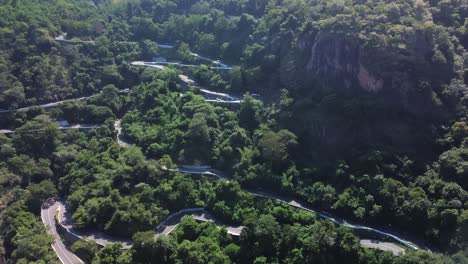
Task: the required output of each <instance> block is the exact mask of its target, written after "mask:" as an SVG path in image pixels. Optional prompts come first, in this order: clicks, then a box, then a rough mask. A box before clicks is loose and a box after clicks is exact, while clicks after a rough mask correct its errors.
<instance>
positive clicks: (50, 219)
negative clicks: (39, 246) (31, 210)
mask: <svg viewBox="0 0 468 264" xmlns="http://www.w3.org/2000/svg"><path fill="white" fill-rule="evenodd" d="M58 209H59V205H58V204H55V203H54V204H50V205H48V206H43V207H42V209H41V220H42V223H44V225H45V226H46V228H47V233H48V234H49V235H52V236H53V237H54V238H55V240H54V243H53V244H52V249H53V250H54V251H55V254H56V255H57V257H58V258H59V260H60V262H62V263H63V264H79V263H84V262H83V261H82V260H81V259H80V258H79V257H78V256H76V255H75V254H73V252H71V251H70V250H68V248H67V247H66V246H65V244H63V242H62V240H61V239H60V235H59V234H58V232H57V227H56V223H55V212H56V211H57V210H58Z"/></svg>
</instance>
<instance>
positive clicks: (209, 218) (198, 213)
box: [41, 200, 244, 264]
mask: <svg viewBox="0 0 468 264" xmlns="http://www.w3.org/2000/svg"><path fill="white" fill-rule="evenodd" d="M56 214H57V219H58V223H56V222H55V215H56ZM184 216H190V217H192V218H194V219H195V220H196V221H199V222H211V223H214V224H215V225H217V226H218V227H219V228H221V227H224V228H226V231H227V233H228V234H231V235H233V236H240V234H241V232H242V229H244V227H243V226H229V225H224V224H223V223H222V222H221V221H219V220H218V219H217V218H216V217H215V216H213V215H212V214H210V213H209V212H208V211H206V210H205V209H204V208H189V209H184V210H180V211H178V212H176V213H174V214H171V215H169V216H168V217H167V218H166V220H164V221H163V222H162V223H160V224H159V225H157V226H156V227H155V231H156V236H161V235H170V234H171V233H172V232H173V231H174V230H175V229H176V228H177V226H178V225H179V224H180V222H181V219H182V217H184ZM41 219H42V222H43V224H44V225H45V226H46V227H47V232H48V233H49V234H51V235H53V236H54V238H55V240H54V243H53V244H52V249H53V250H54V251H55V253H56V254H57V256H58V258H59V259H60V261H61V262H62V263H63V264H77V263H83V261H82V260H81V259H80V258H79V257H77V256H76V255H75V254H74V253H73V252H71V251H70V250H69V249H68V248H67V247H66V246H65V244H64V243H63V242H62V240H61V238H60V235H59V233H58V232H57V225H60V226H61V228H62V229H64V230H65V231H66V232H67V233H68V235H70V236H73V237H74V238H76V239H86V240H94V241H95V242H96V244H98V245H100V246H106V245H108V244H110V243H117V242H118V243H120V244H121V245H122V248H124V249H130V248H131V247H132V246H133V241H131V240H129V239H124V238H116V237H113V236H109V235H107V234H104V233H102V232H98V231H83V230H77V229H76V228H75V227H74V225H73V220H72V217H71V214H70V213H69V212H68V211H67V207H66V206H65V205H64V204H63V202H61V201H60V200H54V201H50V202H49V204H46V205H44V206H43V207H42V209H41Z"/></svg>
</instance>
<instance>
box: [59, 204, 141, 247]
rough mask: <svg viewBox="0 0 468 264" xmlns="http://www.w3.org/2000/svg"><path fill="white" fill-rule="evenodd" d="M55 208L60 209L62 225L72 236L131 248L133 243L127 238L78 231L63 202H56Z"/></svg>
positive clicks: (97, 242) (101, 243)
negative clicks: (117, 243)
mask: <svg viewBox="0 0 468 264" xmlns="http://www.w3.org/2000/svg"><path fill="white" fill-rule="evenodd" d="M55 206H57V207H58V208H60V213H59V215H58V217H59V220H60V223H61V224H62V226H63V227H65V228H66V229H67V230H68V232H69V233H70V234H72V235H73V236H75V237H77V238H84V239H91V240H94V241H96V244H98V245H101V246H105V245H107V244H110V243H116V242H119V243H121V244H122V247H123V248H125V249H128V248H131V247H132V245H133V242H132V241H131V240H129V239H125V238H117V237H114V236H109V235H107V234H104V233H102V232H98V231H83V230H77V229H75V228H74V226H73V220H72V216H71V214H70V213H69V212H68V211H67V208H66V206H65V205H64V204H63V203H62V202H61V201H56V202H55Z"/></svg>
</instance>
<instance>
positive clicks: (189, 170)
mask: <svg viewBox="0 0 468 264" xmlns="http://www.w3.org/2000/svg"><path fill="white" fill-rule="evenodd" d="M118 134H119V135H120V134H121V132H118ZM119 144H120V145H122V146H125V144H127V143H125V142H123V144H122V143H119ZM162 169H163V170H168V171H174V172H180V173H185V174H196V175H207V176H212V177H215V178H217V179H225V180H227V181H229V178H228V176H227V175H226V174H225V173H224V172H222V171H219V170H216V169H212V168H211V167H210V166H194V165H178V166H177V168H175V169H168V168H166V167H165V166H163V167H162ZM242 190H243V191H245V192H248V193H250V194H252V195H254V196H257V197H262V198H267V199H273V200H275V201H278V202H281V203H285V204H287V205H290V206H293V207H296V208H298V209H301V210H305V211H308V212H312V213H315V214H318V215H319V216H320V217H322V218H324V219H326V220H329V221H331V222H333V223H335V224H337V225H341V226H344V227H348V228H351V229H354V230H362V231H367V232H371V233H376V234H378V235H380V236H383V237H386V238H388V239H391V240H393V241H395V242H397V243H399V244H401V245H403V246H405V247H407V248H410V249H413V250H417V249H420V247H418V246H416V245H415V244H414V243H410V242H408V240H407V239H403V238H400V237H399V236H396V235H394V234H392V233H390V232H385V231H383V230H380V229H376V228H371V227H368V226H363V225H355V224H351V223H349V222H347V221H346V220H344V219H341V218H339V217H334V216H332V215H331V214H329V213H325V212H320V211H317V210H315V209H313V208H312V207H310V206H308V205H306V204H305V203H302V202H300V201H296V200H292V199H288V198H285V197H281V196H278V195H274V194H271V193H267V192H261V191H255V190H248V189H242ZM400 236H402V235H400ZM369 243H371V242H367V244H369ZM421 248H424V249H425V250H428V249H427V248H425V247H421Z"/></svg>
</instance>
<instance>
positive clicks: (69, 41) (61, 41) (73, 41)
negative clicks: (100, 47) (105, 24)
mask: <svg viewBox="0 0 468 264" xmlns="http://www.w3.org/2000/svg"><path fill="white" fill-rule="evenodd" d="M66 37H67V33H64V34H62V35H60V36H58V37H56V38H55V41H57V42H60V43H64V44H79V43H89V44H94V43H95V41H94V40H68V39H66Z"/></svg>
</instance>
